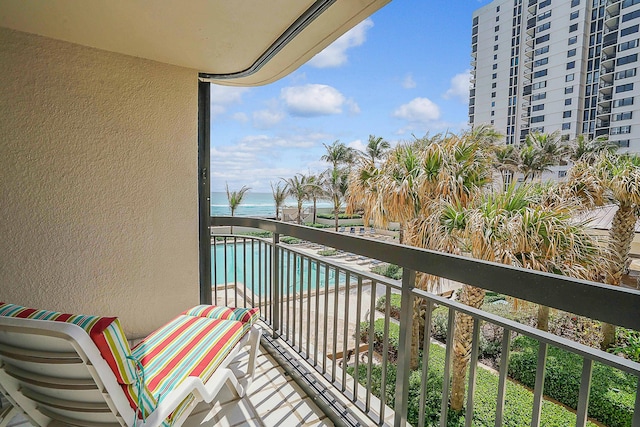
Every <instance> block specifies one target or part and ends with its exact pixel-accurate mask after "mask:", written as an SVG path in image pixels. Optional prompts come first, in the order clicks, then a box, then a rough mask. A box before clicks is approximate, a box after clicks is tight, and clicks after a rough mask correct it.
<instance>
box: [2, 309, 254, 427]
mask: <svg viewBox="0 0 640 427" xmlns="http://www.w3.org/2000/svg"><path fill="white" fill-rule="evenodd" d="M257 318H258V310H257V309H231V308H226V307H215V306H197V307H194V308H192V309H190V310H187V311H185V312H184V313H182V314H181V315H179V316H178V317H176V318H175V319H173V320H172V321H171V322H169V323H167V324H166V325H165V326H163V327H161V328H160V329H158V330H157V331H155V332H153V333H152V334H150V335H149V336H148V337H147V338H145V339H144V340H143V341H142V342H140V343H139V344H138V345H136V346H135V347H134V348H133V349H130V348H129V344H128V342H127V341H126V338H125V336H124V333H123V331H122V328H121V326H120V323H119V321H118V319H117V318H114V317H97V316H83V315H69V314H62V313H57V312H52V311H45V310H34V309H27V308H25V307H21V306H17V305H14V304H5V303H0V392H1V393H3V394H4V395H5V397H6V398H7V399H8V400H9V402H10V403H11V404H12V405H13V406H14V408H13V411H16V410H18V411H20V412H22V413H24V415H25V416H26V417H27V418H28V419H29V421H31V422H32V423H33V424H35V425H38V426H82V427H110V426H114V427H115V426H134V425H136V426H145V427H151V426H180V425H182V424H183V423H184V422H185V421H186V420H187V418H188V416H189V415H190V414H191V412H192V411H193V409H194V408H195V407H196V405H197V404H199V403H201V402H204V403H206V404H209V406H213V404H214V403H215V399H216V396H217V394H218V392H219V391H220V390H221V389H222V388H223V387H224V386H225V385H228V386H230V388H231V390H232V391H233V392H234V393H235V394H237V395H238V396H242V395H244V393H245V390H246V388H247V387H248V386H249V384H250V383H251V380H252V379H253V375H254V367H255V359H256V354H257V346H258V343H259V338H260V329H259V328H258V327H256V325H254V323H255V322H256V320H257ZM245 345H250V356H249V364H248V367H247V372H246V374H245V375H244V376H241V377H238V376H236V374H234V372H233V371H232V370H231V369H230V367H229V363H230V362H231V361H232V360H233V359H234V358H235V356H236V355H237V354H238V352H239V351H240V350H241V348H243V347H244V346H245ZM11 415H13V414H6V415H5V418H4V419H3V421H2V422H5V420H6V422H8V420H9V419H10V417H11Z"/></svg>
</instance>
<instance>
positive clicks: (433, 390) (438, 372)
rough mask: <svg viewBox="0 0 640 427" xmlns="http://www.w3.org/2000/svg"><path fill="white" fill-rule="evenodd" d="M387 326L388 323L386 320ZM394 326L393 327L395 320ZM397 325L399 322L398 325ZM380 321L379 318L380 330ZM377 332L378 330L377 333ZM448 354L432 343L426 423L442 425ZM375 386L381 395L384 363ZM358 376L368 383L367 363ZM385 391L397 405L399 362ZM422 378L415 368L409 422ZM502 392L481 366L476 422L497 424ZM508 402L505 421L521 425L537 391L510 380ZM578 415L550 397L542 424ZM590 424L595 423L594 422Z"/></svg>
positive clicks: (414, 418)
mask: <svg viewBox="0 0 640 427" xmlns="http://www.w3.org/2000/svg"><path fill="white" fill-rule="evenodd" d="M382 326H384V323H382ZM389 326H390V328H389V329H390V330H391V329H392V328H391V324H390V325H389ZM394 326H395V327H396V328H397V325H394ZM377 329H378V322H377V321H376V330H377ZM394 329H395V328H394ZM376 335H377V334H376ZM444 356H445V351H444V349H443V348H442V347H440V346H439V345H436V344H432V345H431V347H430V352H429V370H428V374H427V385H426V389H425V390H426V402H425V425H428V426H435V425H438V423H439V419H440V405H441V401H440V399H441V396H442V381H443V377H444ZM347 369H348V372H349V374H350V375H353V374H354V371H355V369H354V368H353V367H349V368H347ZM371 371H372V372H371V389H372V392H373V394H374V395H376V396H378V397H380V394H381V390H380V389H381V384H382V381H381V379H382V367H381V366H377V365H374V366H372V370H371ZM358 379H359V381H360V383H361V384H362V385H364V386H366V379H367V366H366V365H364V364H361V365H359V370H358ZM386 381H387V384H386V387H385V390H384V391H385V394H386V398H387V404H388V406H390V407H391V408H393V406H394V403H395V391H396V366H395V365H394V364H388V365H387V375H386ZM421 381H422V372H421V371H420V370H416V371H412V372H411V374H410V377H409V411H408V422H409V423H410V424H412V425H418V415H419V413H420V412H419V403H420V385H421ZM497 393H498V376H497V375H495V374H493V373H491V372H489V371H487V370H485V369H478V371H477V380H476V392H475V399H474V400H475V404H474V417H473V425H474V426H487V427H489V426H493V425H495V411H496V408H495V406H496V397H497ZM505 401H506V406H505V411H504V423H503V425H505V426H509V427H521V426H526V425H530V424H531V410H532V408H533V393H531V392H530V391H529V390H527V389H526V388H525V387H523V386H521V385H518V384H515V383H512V382H510V381H508V382H507V390H506V399H505ZM575 422H576V416H575V414H573V413H571V412H570V411H568V410H567V409H565V408H564V407H562V406H561V405H556V404H553V403H551V402H548V401H546V400H545V401H544V402H543V404H542V422H541V425H542V426H554V427H556V426H557V427H564V426H569V425H575ZM447 425H448V426H455V427H458V426H463V425H464V415H463V414H458V413H454V412H452V411H451V410H449V413H448V423H447ZM587 425H589V426H591V427H595V425H594V424H592V423H588V424H587Z"/></svg>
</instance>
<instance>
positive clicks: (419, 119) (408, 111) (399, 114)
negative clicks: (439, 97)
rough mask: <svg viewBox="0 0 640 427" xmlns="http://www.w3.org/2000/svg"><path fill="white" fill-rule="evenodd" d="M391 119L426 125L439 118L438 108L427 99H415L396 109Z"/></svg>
mask: <svg viewBox="0 0 640 427" xmlns="http://www.w3.org/2000/svg"><path fill="white" fill-rule="evenodd" d="M393 117H396V118H399V119H403V120H406V121H408V122H410V123H427V122H432V121H435V120H438V119H439V118H440V108H439V107H438V106H437V105H436V104H435V103H434V102H433V101H431V100H430V99H428V98H415V99H413V100H411V101H410V102H408V103H407V104H404V105H401V106H400V107H398V108H397V109H396V110H395V111H394V112H393Z"/></svg>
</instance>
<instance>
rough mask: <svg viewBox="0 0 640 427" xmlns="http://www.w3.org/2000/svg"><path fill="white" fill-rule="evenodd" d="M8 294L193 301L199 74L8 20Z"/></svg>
mask: <svg viewBox="0 0 640 427" xmlns="http://www.w3.org/2000/svg"><path fill="white" fill-rule="evenodd" d="M0 58H1V59H0V301H8V302H14V303H18V304H23V305H28V306H35V307H40V308H47V309H52V310H59V311H64V312H81V313H86V314H99V315H116V316H119V317H120V318H121V319H122V323H123V325H124V327H125V329H126V330H127V333H128V334H130V335H131V337H138V336H142V335H145V334H146V333H148V332H150V331H151V330H153V329H154V328H156V327H157V326H159V325H160V324H162V323H164V322H165V321H166V320H168V319H169V318H171V317H172V316H174V315H175V314H177V313H178V312H180V311H181V310H184V309H185V308H187V307H189V306H191V305H194V304H197V303H198V299H199V292H198V210H197V196H198V195H197V72H196V71H194V70H189V69H184V68H179V67H175V66H168V65H165V64H160V63H157V62H153V61H148V60H142V59H138V58H134V57H129V56H124V55H119V54H114V53H110V52H105V51H100V50H96V49H91V48H86V47H82V46H78V45H74V44H70V43H65V42H61V41H57V40H52V39H48V38H43V37H39V36H35V35H30V34H26V33H20V32H15V31H12V30H8V29H4V28H0Z"/></svg>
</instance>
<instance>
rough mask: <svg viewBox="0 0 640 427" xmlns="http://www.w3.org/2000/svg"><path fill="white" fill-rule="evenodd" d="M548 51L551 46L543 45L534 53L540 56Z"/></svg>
mask: <svg viewBox="0 0 640 427" xmlns="http://www.w3.org/2000/svg"><path fill="white" fill-rule="evenodd" d="M547 52H549V46H543V47H541V48H540V49H536V50H535V51H534V53H535V55H536V56H538V55H542V54H543V53H547Z"/></svg>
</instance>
